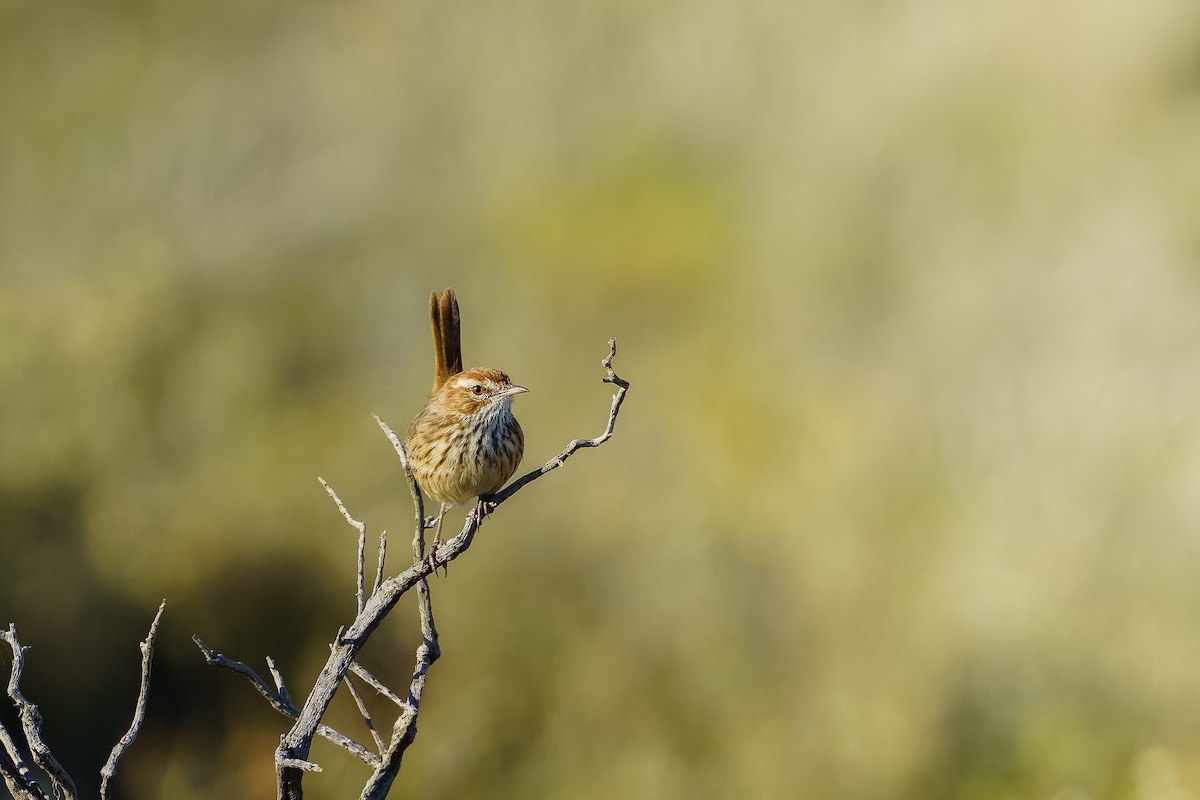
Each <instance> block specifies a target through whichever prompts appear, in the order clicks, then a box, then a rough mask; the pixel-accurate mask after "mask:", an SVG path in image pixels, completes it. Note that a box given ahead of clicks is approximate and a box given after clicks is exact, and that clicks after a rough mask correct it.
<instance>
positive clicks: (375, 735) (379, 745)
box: [342, 675, 383, 753]
mask: <svg viewBox="0 0 1200 800" xmlns="http://www.w3.org/2000/svg"><path fill="white" fill-rule="evenodd" d="M342 682H343V683H345V684H346V688H347V689H348V690H349V691H350V696H351V697H353V698H354V705H356V706H358V713H360V714H362V717H363V721H364V722H366V723H367V730H369V731H370V732H371V738H372V739H374V740H375V748H376V749H377V750H379V752H381V753H382V752H383V739H382V738H380V736H379V731H377V730H375V721H374V720H373V719H371V712H370V711H368V710H367V704H366V703H364V702H363V699H362V697H360V696H359V694H358V689H355V688H354V683H353V681H351V680H350V676H349V675H346V676H345V677H343V678H342Z"/></svg>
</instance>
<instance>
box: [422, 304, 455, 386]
mask: <svg viewBox="0 0 1200 800" xmlns="http://www.w3.org/2000/svg"><path fill="white" fill-rule="evenodd" d="M429 322H430V325H431V326H432V328H433V359H434V361H433V390H434V391H435V392H436V391H437V390H438V389H440V388H441V387H442V384H443V383H445V382H446V381H447V379H449V378H450V376H451V375H457V374H458V373H460V372H462V371H463V360H462V326H461V324H460V322H459V318H458V298H457V297H455V296H454V290H453V289H447V290H446V291H444V292H434V293H433V294H431V295H430V296H429Z"/></svg>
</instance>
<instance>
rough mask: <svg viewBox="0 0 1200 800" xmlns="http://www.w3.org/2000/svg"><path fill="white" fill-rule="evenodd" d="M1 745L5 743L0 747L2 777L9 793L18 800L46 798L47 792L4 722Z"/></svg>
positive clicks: (0, 737) (0, 730) (43, 799)
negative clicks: (22, 755) (27, 763)
mask: <svg viewBox="0 0 1200 800" xmlns="http://www.w3.org/2000/svg"><path fill="white" fill-rule="evenodd" d="M0 745H3V749H0V777H3V778H4V785H5V786H7V787H8V791H9V794H11V795H12V796H13V797H14V798H16V800H46V793H45V792H44V791H43V790H42V787H41V786H40V785H39V784H38V782H37V779H36V778H34V777H33V773H32V772H30V771H29V767H28V766H26V765H25V760H24V759H23V758H21V751H20V750H18V749H17V745H16V743H15V742H14V741H13V739H12V736H11V735H10V734H9V732H8V729H7V728H5V727H4V725H2V724H0Z"/></svg>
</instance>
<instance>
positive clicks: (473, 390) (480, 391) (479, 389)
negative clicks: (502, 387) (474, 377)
mask: <svg viewBox="0 0 1200 800" xmlns="http://www.w3.org/2000/svg"><path fill="white" fill-rule="evenodd" d="M471 394H483V387H482V386H480V385H479V384H478V383H477V384H475V385H474V386H472V387H471Z"/></svg>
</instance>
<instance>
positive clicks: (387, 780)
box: [359, 580, 442, 800]
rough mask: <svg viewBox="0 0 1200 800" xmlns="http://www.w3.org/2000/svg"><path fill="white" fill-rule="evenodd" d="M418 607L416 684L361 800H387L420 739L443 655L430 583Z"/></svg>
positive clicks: (420, 590)
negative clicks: (427, 697) (420, 720)
mask: <svg viewBox="0 0 1200 800" xmlns="http://www.w3.org/2000/svg"><path fill="white" fill-rule="evenodd" d="M417 607H418V608H419V609H420V614H421V636H422V639H423V641H422V642H421V646H420V647H418V648H417V666H416V667H415V668H414V669H413V676H412V682H411V684H410V685H409V689H408V703H407V704H406V705H405V707H404V710H403V711H401V712H400V716H399V717H398V718H397V719H396V722H395V724H394V725H393V726H392V740H391V742H390V744H389V745H388V749H387V750H386V751H385V752H384V753H383V763H381V764H380V765H379V766H378V767H376V768H375V772H374V773H373V774H372V775H371V778H370V780H368V781H367V785H366V786H365V787H363V791H362V794H361V795H359V800H383V798H385V797H387V794H388V792H389V791H391V788H392V782H393V781H394V780H395V779H396V774H397V773H398V772H400V762H401V761H402V760H403V758H404V752H405V751H406V750H408V746H409V745H410V744H412V743H413V741H414V740H415V739H416V738H417V714H418V713H420V710H421V694H422V693H423V692H424V691H425V677H426V676H427V675H428V674H429V667H430V666H431V665H432V664H433V662H434V661H437V660H438V658H439V657H440V656H441V655H442V648H441V646H440V645H438V635H437V628H436V627H435V626H434V624H433V605H432V604H431V602H430V597H429V582H428V581H425V580H422V581H421V582H420V583H419V584H417Z"/></svg>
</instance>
